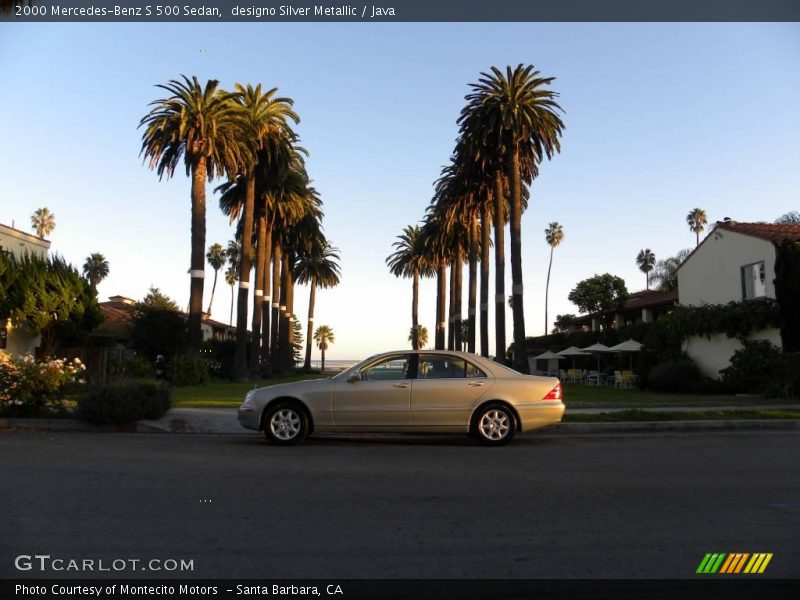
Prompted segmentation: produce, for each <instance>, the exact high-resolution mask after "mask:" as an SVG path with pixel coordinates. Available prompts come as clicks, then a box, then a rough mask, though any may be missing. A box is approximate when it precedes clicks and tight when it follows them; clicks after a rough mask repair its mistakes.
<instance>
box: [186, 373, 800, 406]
mask: <svg viewBox="0 0 800 600" xmlns="http://www.w3.org/2000/svg"><path fill="white" fill-rule="evenodd" d="M321 377H322V375H320V374H319V373H316V374H306V373H303V374H297V375H288V376H286V377H280V378H274V379H264V380H260V381H251V382H249V383H232V382H229V381H213V382H211V383H208V384H206V385H198V386H191V387H180V388H175V406H178V407H185V408H200V407H225V406H227V407H231V406H233V407H236V406H239V405H240V404H241V403H242V401H243V400H244V395H245V394H246V393H247V392H248V391H249V390H252V389H253V388H254V387H264V386H268V385H275V384H278V383H290V382H292V381H301V380H304V379H319V378H321ZM564 401H565V403H566V405H567V408H568V409H569V408H631V409H636V408H646V407H654V406H659V407H665V406H666V407H676V408H680V407H682V406H708V407H715V406H741V407H743V408H747V407H748V406H754V405H764V404H797V406H798V409H800V402H798V401H797V400H791V401H787V400H780V399H765V398H762V397H761V396H733V395H708V394H665V393H660V392H648V391H643V390H640V389H637V388H632V389H615V388H613V387H610V386H600V387H597V386H592V385H583V384H574V383H568V384H565V385H564Z"/></svg>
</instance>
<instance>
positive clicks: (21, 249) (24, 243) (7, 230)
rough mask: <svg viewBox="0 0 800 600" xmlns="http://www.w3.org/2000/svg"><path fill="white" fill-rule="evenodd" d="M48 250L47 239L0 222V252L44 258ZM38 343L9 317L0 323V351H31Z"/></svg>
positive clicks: (36, 338) (17, 352)
mask: <svg viewBox="0 0 800 600" xmlns="http://www.w3.org/2000/svg"><path fill="white" fill-rule="evenodd" d="M49 250H50V242H49V241H48V240H45V239H43V238H40V237H38V236H35V235H33V234H32V233H26V232H24V231H20V230H19V229H15V228H14V227H9V226H8V225H3V224H2V223H0V252H9V253H11V254H13V255H14V256H15V257H19V256H22V255H23V254H25V253H28V254H32V255H35V256H39V257H41V258H46V257H47V253H48V251H49ZM38 345H39V337H38V336H36V337H32V336H30V335H28V334H27V333H26V332H25V331H24V330H23V329H22V328H21V327H13V326H12V324H11V319H7V320H6V322H5V323H0V352H6V353H9V354H26V353H28V352H30V353H33V352H34V350H35V349H36V347H37V346H38Z"/></svg>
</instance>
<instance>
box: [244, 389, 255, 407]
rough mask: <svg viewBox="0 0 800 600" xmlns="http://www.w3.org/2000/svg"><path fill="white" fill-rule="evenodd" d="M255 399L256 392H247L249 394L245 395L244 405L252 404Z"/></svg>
mask: <svg viewBox="0 0 800 600" xmlns="http://www.w3.org/2000/svg"><path fill="white" fill-rule="evenodd" d="M255 397H256V390H250V391H249V392H247V394H245V397H244V404H250V403H252V401H253V399H254V398H255Z"/></svg>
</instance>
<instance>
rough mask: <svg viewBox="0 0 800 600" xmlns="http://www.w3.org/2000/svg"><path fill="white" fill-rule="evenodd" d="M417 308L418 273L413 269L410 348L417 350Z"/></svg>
mask: <svg viewBox="0 0 800 600" xmlns="http://www.w3.org/2000/svg"><path fill="white" fill-rule="evenodd" d="M418 306H419V271H418V270H417V269H414V275H413V283H412V285H411V348H412V349H414V350H419V331H417V327H418V326H419V315H418V314H417V310H418V308H417V307H418Z"/></svg>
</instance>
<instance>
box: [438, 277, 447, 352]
mask: <svg viewBox="0 0 800 600" xmlns="http://www.w3.org/2000/svg"><path fill="white" fill-rule="evenodd" d="M446 296H447V265H446V264H445V262H444V261H441V262H439V265H438V267H437V269H436V349H437V350H444V338H445V328H444V327H445V314H444V313H445V309H444V301H445V297H446Z"/></svg>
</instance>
